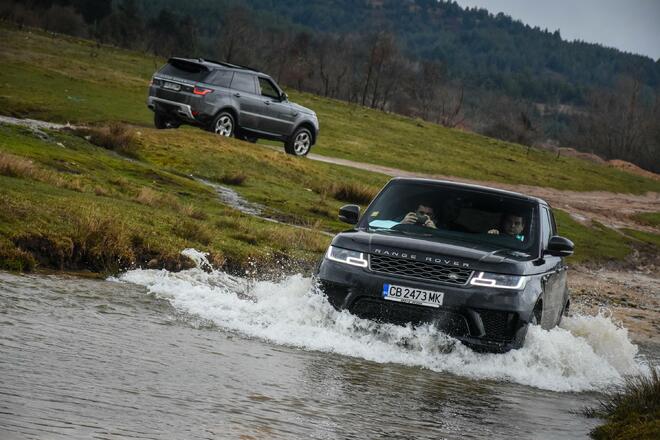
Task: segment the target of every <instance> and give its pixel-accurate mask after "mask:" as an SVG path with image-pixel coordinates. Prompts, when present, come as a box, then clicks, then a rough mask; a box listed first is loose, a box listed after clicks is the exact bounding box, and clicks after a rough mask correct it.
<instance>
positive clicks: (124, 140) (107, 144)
mask: <svg viewBox="0 0 660 440" xmlns="http://www.w3.org/2000/svg"><path fill="white" fill-rule="evenodd" d="M76 132H77V133H79V134H81V135H83V136H84V137H85V139H87V140H88V141H89V142H91V143H92V144H94V145H96V146H99V147H103V148H105V149H107V150H113V151H116V152H117V153H121V154H124V155H126V156H132V157H135V156H136V153H137V142H136V136H135V133H134V131H133V130H132V129H131V128H129V127H128V126H126V125H125V124H120V123H118V122H113V123H111V124H109V125H107V126H104V127H92V128H82V129H78V130H77V131H76Z"/></svg>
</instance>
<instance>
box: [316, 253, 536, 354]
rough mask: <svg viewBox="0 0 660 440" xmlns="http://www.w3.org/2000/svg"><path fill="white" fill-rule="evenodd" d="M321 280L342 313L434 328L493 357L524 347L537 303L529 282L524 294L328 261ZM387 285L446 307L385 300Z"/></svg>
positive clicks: (321, 268) (322, 267)
mask: <svg viewBox="0 0 660 440" xmlns="http://www.w3.org/2000/svg"><path fill="white" fill-rule="evenodd" d="M317 279H318V281H319V284H320V287H321V289H322V290H323V292H324V293H325V294H326V296H327V297H328V300H329V301H330V303H331V304H332V305H333V306H335V307H336V308H338V309H346V310H348V311H349V312H351V313H352V314H354V315H357V316H359V317H362V318H367V319H373V320H377V321H383V322H391V323H395V324H405V323H413V324H420V323H432V324H433V325H435V326H436V327H437V328H438V329H440V330H441V331H443V332H444V333H447V334H449V335H451V336H453V337H455V338H456V339H458V340H460V341H461V342H463V343H464V344H465V345H468V346H469V347H471V348H473V349H477V350H483V351H493V352H505V351H509V350H511V349H515V348H520V347H521V346H522V344H523V342H524V340H525V336H526V334H527V325H528V323H529V322H528V321H529V319H530V316H531V313H532V310H533V308H534V304H535V303H536V299H537V298H538V290H537V288H536V286H535V283H534V282H528V283H527V285H526V287H525V289H524V290H520V291H510V290H508V291H506V290H502V289H494V288H488V287H477V286H470V285H467V286H455V285H448V284H440V283H437V282H430V281H425V280H421V279H412V278H404V277H397V276H393V275H389V274H380V273H376V272H372V271H370V270H369V269H367V268H364V269H363V268H359V267H354V266H350V265H347V264H342V263H337V262H334V261H331V260H328V259H327V258H324V259H323V261H321V263H320V265H319V268H318V273H317ZM530 281H531V280H530ZM385 283H388V284H398V285H404V286H408V287H411V288H416V289H425V290H433V291H441V292H444V299H443V305H442V306H441V307H439V308H433V307H426V306H419V305H414V304H405V303H398V302H392V301H388V300H385V299H383V297H382V291H383V284H385Z"/></svg>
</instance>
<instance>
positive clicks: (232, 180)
mask: <svg viewBox="0 0 660 440" xmlns="http://www.w3.org/2000/svg"><path fill="white" fill-rule="evenodd" d="M245 179H247V176H246V175H245V174H244V173H241V172H236V173H227V174H223V175H222V176H220V179H219V180H220V182H222V183H224V184H225V185H236V186H239V185H242V184H243V182H245Z"/></svg>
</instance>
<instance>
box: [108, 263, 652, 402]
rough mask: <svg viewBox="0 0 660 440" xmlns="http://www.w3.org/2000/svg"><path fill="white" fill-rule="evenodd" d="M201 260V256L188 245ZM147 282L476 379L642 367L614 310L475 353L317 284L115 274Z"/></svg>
mask: <svg viewBox="0 0 660 440" xmlns="http://www.w3.org/2000/svg"><path fill="white" fill-rule="evenodd" d="M185 252H186V254H187V255H189V256H191V258H193V259H194V260H195V261H196V262H197V263H198V265H202V264H204V261H205V258H204V256H203V254H200V253H197V254H195V252H196V251H193V250H186V251H185ZM115 280H116V281H120V282H132V283H136V284H139V285H142V286H145V287H146V288H147V289H148V291H149V292H151V293H153V294H155V295H157V296H158V297H161V298H166V299H167V300H169V301H170V303H171V304H172V306H173V307H175V308H176V309H178V310H180V311H184V312H186V313H190V314H194V315H197V316H199V317H202V318H205V319H209V320H211V321H213V322H214V323H215V324H217V325H218V326H219V327H221V328H225V329H228V330H231V331H236V332H240V333H242V334H244V335H246V336H249V337H256V338H260V339H262V340H266V341H270V342H273V343H276V344H283V345H289V346H296V347H301V348H304V349H308V350H319V351H324V352H334V353H339V354H342V355H347V356H353V357H359V358H363V359H368V360H371V361H375V362H381V363H386V362H393V363H400V364H404V365H410V366H418V367H423V368H428V369H430V370H433V371H438V372H440V371H445V372H451V373H454V374H457V375H461V376H467V377H470V378H475V379H495V380H507V381H511V382H516V383H520V384H524V385H530V386H534V387H538V388H542V389H548V390H554V391H585V390H599V389H604V388H605V387H608V386H611V385H615V384H620V383H622V381H623V376H624V375H626V374H634V373H639V372H641V371H644V370H645V368H644V366H643V365H642V364H641V363H638V361H637V360H636V359H635V356H636V354H637V347H636V346H635V345H633V344H632V343H631V342H630V340H629V339H628V335H627V330H626V329H625V328H622V327H620V326H618V325H616V324H615V323H614V322H613V321H612V320H611V319H610V318H609V317H608V316H606V315H604V314H599V315H598V316H576V317H571V318H566V319H564V322H563V323H562V326H561V327H560V328H555V329H552V330H550V331H546V330H542V329H541V328H540V327H531V328H530V330H529V332H528V335H527V339H526V342H525V346H524V347H523V348H522V349H520V350H513V351H510V352H508V353H505V354H484V353H475V352H473V351H472V350H470V349H468V348H467V347H465V346H463V345H462V344H460V343H458V342H457V341H455V340H453V339H452V338H450V337H448V336H446V335H444V334H442V333H441V332H439V331H437V330H436V329H435V328H433V327H432V326H422V327H417V328H412V327H410V326H408V327H401V326H394V325H389V324H378V323H375V322H372V321H369V320H362V319H358V318H356V317H354V316H352V315H350V314H348V313H347V312H338V311H336V310H335V309H334V308H333V307H332V306H331V305H330V304H329V303H328V302H327V301H326V300H325V298H324V297H323V296H322V295H319V294H318V293H315V289H313V288H312V285H311V280H310V279H309V278H305V277H302V276H300V275H294V276H290V277H287V278H285V279H284V280H283V281H281V282H277V283H276V282H266V281H262V282H248V281H247V280H245V279H242V278H239V277H232V276H229V275H227V274H225V273H223V272H220V271H211V272H205V271H203V270H201V269H198V268H195V269H191V270H186V271H182V272H178V273H173V272H168V271H165V270H160V271H158V270H141V269H140V270H133V271H129V272H127V273H125V274H123V275H121V276H120V277H119V279H115Z"/></svg>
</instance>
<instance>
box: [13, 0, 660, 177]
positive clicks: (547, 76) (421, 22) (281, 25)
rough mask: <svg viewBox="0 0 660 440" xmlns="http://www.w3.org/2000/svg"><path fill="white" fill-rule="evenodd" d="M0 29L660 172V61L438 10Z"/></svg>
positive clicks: (284, 13) (23, 10) (77, 17)
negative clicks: (200, 68) (98, 45)
mask: <svg viewBox="0 0 660 440" xmlns="http://www.w3.org/2000/svg"><path fill="white" fill-rule="evenodd" d="M0 18H2V19H3V20H9V21H13V22H15V23H17V24H19V25H20V26H35V27H41V28H44V29H47V30H50V31H53V32H61V33H66V34H71V35H76V36H81V37H88V38H93V39H96V40H98V41H99V42H102V43H106V44H113V45H117V46H120V47H126V48H130V49H135V50H140V51H145V52H150V53H153V54H156V55H159V56H164V57H167V56H171V55H178V56H187V57H204V58H211V59H221V60H224V61H228V62H232V63H237V64H242V65H248V66H253V67H254V68H257V69H260V70H263V71H265V72H268V73H269V74H271V75H272V76H274V77H275V78H276V79H277V80H278V81H279V82H281V83H283V84H284V85H286V86H288V87H293V88H296V89H299V90H303V91H309V92H313V93H316V94H319V95H322V96H327V97H332V98H336V99H341V100H345V101H349V102H352V103H356V104H359V105H364V106H369V107H372V108H376V109H380V110H384V111H390V112H396V113H400V114H403V115H408V116H413V117H419V118H421V119H424V120H427V121H431V122H434V123H438V124H442V125H444V126H447V127H460V128H463V129H467V130H472V131H476V132H479V133H482V134H486V135H488V136H493V137H497V138H500V139H504V140H509V141H514V142H519V143H522V144H525V145H530V146H542V147H546V148H556V147H559V146H566V147H573V148H576V149H578V150H581V151H586V152H593V153H596V154H598V155H600V156H602V157H604V158H606V159H613V158H618V159H624V160H628V161H630V162H633V163H635V164H637V165H639V166H641V167H643V168H646V169H649V170H652V171H655V172H660V122H659V121H660V60H657V61H653V60H652V59H650V58H648V57H644V56H640V55H634V54H629V53H623V52H620V51H618V50H615V49H611V48H605V47H603V46H600V45H598V44H590V43H584V42H567V41H564V40H563V39H562V38H561V35H560V33H559V32H558V31H551V30H544V29H539V28H533V27H530V26H527V25H525V24H523V23H521V22H519V21H515V20H512V19H511V18H510V17H508V16H506V15H503V14H497V15H493V14H490V13H489V12H488V11H486V10H484V9H463V8H461V7H460V6H458V5H457V4H456V3H455V2H445V1H439V2H438V1H435V0H398V1H395V0H309V1H302V0H282V1H273V0H246V1H243V2H238V1H234V0H199V1H195V2H180V1H177V0H153V1H146V0H118V1H111V0H31V1H27V2H25V1H22V2H18V1H11V0H0Z"/></svg>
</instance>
